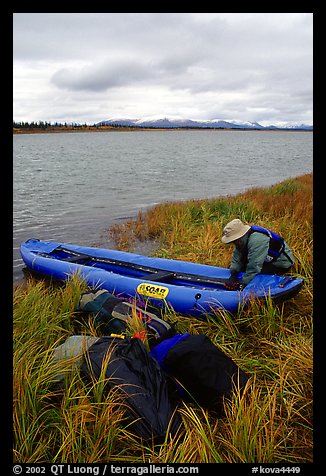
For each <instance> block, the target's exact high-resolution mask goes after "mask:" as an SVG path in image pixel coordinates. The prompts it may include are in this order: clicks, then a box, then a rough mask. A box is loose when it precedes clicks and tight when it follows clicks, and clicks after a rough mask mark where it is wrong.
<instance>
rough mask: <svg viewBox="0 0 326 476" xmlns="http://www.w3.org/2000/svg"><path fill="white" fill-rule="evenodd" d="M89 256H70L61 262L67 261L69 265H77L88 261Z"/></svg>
mask: <svg viewBox="0 0 326 476" xmlns="http://www.w3.org/2000/svg"><path fill="white" fill-rule="evenodd" d="M90 259H91V258H90V256H88V255H83V254H79V255H76V256H70V257H68V258H63V259H62V260H61V261H68V262H69V263H79V262H80V261H85V260H90Z"/></svg>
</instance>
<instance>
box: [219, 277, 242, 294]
mask: <svg viewBox="0 0 326 476" xmlns="http://www.w3.org/2000/svg"><path fill="white" fill-rule="evenodd" d="M224 287H225V288H226V289H227V290H228V291H242V289H243V288H244V286H243V284H242V282H241V281H240V280H238V279H234V278H230V279H228V280H227V281H226V282H225V284H224Z"/></svg>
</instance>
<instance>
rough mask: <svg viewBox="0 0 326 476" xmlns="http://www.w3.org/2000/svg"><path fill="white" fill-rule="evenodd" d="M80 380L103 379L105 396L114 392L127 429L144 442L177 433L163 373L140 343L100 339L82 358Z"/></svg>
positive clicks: (127, 339) (136, 340)
mask: <svg viewBox="0 0 326 476" xmlns="http://www.w3.org/2000/svg"><path fill="white" fill-rule="evenodd" d="M80 371H81V376H82V378H83V380H84V381H85V382H86V383H93V384H94V382H96V381H98V380H99V379H100V378H103V375H104V377H105V392H106V393H108V392H110V390H114V391H115V392H117V394H118V395H119V397H121V399H122V403H123V408H124V409H125V411H126V417H127V419H128V424H130V426H129V427H128V428H129V429H130V430H131V431H132V432H133V433H134V434H136V435H138V436H140V437H141V438H143V439H145V440H149V439H152V438H155V439H156V440H164V438H165V435H166V432H167V431H168V432H169V433H171V434H172V435H173V434H175V433H176V431H177V429H178V428H179V425H180V423H181V419H180V416H179V415H178V414H177V413H175V412H174V411H173V409H172V406H171V404H170V400H169V394H168V388H167V384H166V379H165V375H164V372H163V370H162V368H161V366H160V365H159V364H158V362H157V361H156V360H155V359H154V358H153V357H151V355H150V354H149V353H148V351H147V350H146V348H145V346H144V344H143V343H142V342H141V340H140V339H137V338H136V339H135V338H133V339H129V338H124V339H122V338H118V337H100V338H99V339H98V340H97V341H96V342H95V343H94V344H93V345H92V346H91V347H90V348H89V349H88V352H87V353H86V354H85V357H84V361H83V363H82V365H81V369H80Z"/></svg>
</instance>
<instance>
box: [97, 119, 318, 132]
mask: <svg viewBox="0 0 326 476" xmlns="http://www.w3.org/2000/svg"><path fill="white" fill-rule="evenodd" d="M96 125H98V126H104V125H105V126H125V127H152V128H160V129H162V128H163V129H176V128H196V129H197V128H201V129H252V130H301V131H312V130H313V126H312V125H307V124H288V125H284V126H282V127H280V126H274V125H270V126H262V125H261V124H259V123H258V122H235V121H224V120H220V119H216V120H209V121H194V120H192V119H169V118H167V117H164V118H158V119H123V118H112V119H107V120H105V121H101V122H98V123H97V124H96Z"/></svg>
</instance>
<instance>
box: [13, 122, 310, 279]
mask: <svg viewBox="0 0 326 476" xmlns="http://www.w3.org/2000/svg"><path fill="white" fill-rule="evenodd" d="M312 142H313V135H312V133H307V132H284V131H283V132H274V131H273V132H268V131H265V132H263V131H201V130H200V131H193V130H192V131H133V132H98V133H97V132H93V133H71V134H68V133H66V134H65V133H56V134H31V135H28V134H27V135H14V136H13V152H14V162H13V165H14V168H13V173H14V185H13V187H14V203H13V212H14V220H13V271H14V272H13V277H14V280H18V279H21V278H22V276H23V274H22V268H23V263H22V260H21V258H20V254H19V245H20V243H21V242H22V241H25V240H26V239H28V238H39V239H44V240H49V241H51V240H55V241H64V242H70V243H76V244H81V245H90V246H92V245H94V246H103V247H112V243H110V241H109V239H108V237H107V235H106V234H105V230H107V229H108V228H109V227H110V225H112V224H113V223H116V222H118V221H119V220H123V219H125V218H129V217H135V216H136V215H137V212H138V211H139V210H141V209H142V210H145V209H146V208H148V207H150V206H152V205H154V204H156V203H161V202H165V201H177V200H184V199H189V198H211V197H216V196H221V195H230V194H236V193H239V192H242V191H244V190H247V189H248V188H251V187H254V186H268V185H272V184H274V183H277V182H280V181H282V180H283V179H285V178H290V177H295V176H298V175H302V174H305V173H309V172H312V167H313V145H312Z"/></svg>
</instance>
